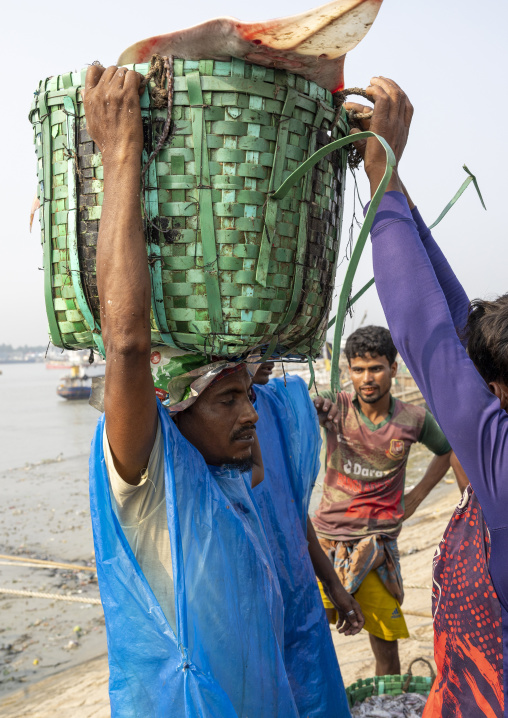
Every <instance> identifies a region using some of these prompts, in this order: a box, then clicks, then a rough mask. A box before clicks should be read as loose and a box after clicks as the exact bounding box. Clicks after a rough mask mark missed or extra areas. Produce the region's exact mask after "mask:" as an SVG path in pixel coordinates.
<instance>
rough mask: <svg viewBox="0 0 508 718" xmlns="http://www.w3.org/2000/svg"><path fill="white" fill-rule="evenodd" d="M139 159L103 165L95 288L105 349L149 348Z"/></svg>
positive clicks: (116, 160) (147, 282) (148, 280)
mask: <svg viewBox="0 0 508 718" xmlns="http://www.w3.org/2000/svg"><path fill="white" fill-rule="evenodd" d="M140 164H141V160H140V157H136V156H135V155H134V156H129V155H127V156H123V157H121V158H119V159H116V158H115V159H113V158H111V159H109V161H108V162H105V163H104V188H105V191H104V202H103V206H102V216H101V222H100V230H99V241H98V246H97V286H98V291H99V299H100V305H101V324H102V329H103V335H104V339H105V344H106V349H111V350H113V351H115V350H117V349H118V350H119V351H120V352H121V351H123V350H124V349H126V348H129V347H131V346H135V347H143V348H144V349H145V351H149V349H150V301H151V298H150V275H149V270H148V263H147V255H146V245H145V239H144V233H143V224H142V219H141V205H140V171H141V170H140Z"/></svg>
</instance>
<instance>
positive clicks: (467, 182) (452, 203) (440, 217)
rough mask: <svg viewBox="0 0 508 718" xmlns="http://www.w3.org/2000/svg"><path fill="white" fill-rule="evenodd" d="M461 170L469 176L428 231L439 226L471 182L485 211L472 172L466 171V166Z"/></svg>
mask: <svg viewBox="0 0 508 718" xmlns="http://www.w3.org/2000/svg"><path fill="white" fill-rule="evenodd" d="M462 169H463V170H465V171H466V172H467V174H468V175H469V177H468V178H467V179H466V180H464V182H463V183H462V185H461V186H460V188H459V190H458V192H457V193H456V194H454V196H453V197H452V199H451V200H450V201H449V202H448V204H447V205H446V207H445V208H444V210H443V211H442V212H441V214H440V215H439V217H438V218H437V219H436V221H435V222H433V223H432V224H431V225H430V227H429V229H434V227H435V226H436V225H437V224H439V222H441V220H442V219H443V217H444V216H445V215H447V214H448V212H449V211H450V210H451V208H452V207H453V205H454V204H455V202H456V201H457V200H458V199H459V197H460V196H461V195H462V193H463V192H464V191H465V190H466V189H467V187H468V186H469V185H470V184H471V182H472V183H473V184H474V187H475V189H476V191H477V192H478V197H479V198H480V202H481V203H482V206H483V209H485V210H486V209H487V207H486V206H485V202H484V201H483V197H482V193H481V192H480V188H479V187H478V182H477V181H476V177H475V176H474V174H473V173H472V172H470V171H469V170H468V168H467V167H466V165H463V167H462Z"/></svg>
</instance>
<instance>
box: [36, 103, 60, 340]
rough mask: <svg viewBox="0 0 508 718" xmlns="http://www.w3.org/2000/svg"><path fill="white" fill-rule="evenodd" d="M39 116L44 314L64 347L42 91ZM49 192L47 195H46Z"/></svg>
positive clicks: (48, 133)
mask: <svg viewBox="0 0 508 718" xmlns="http://www.w3.org/2000/svg"><path fill="white" fill-rule="evenodd" d="M39 113H40V114H39V117H40V122H41V125H42V147H43V150H44V155H43V156H44V159H43V192H42V202H41V204H42V213H43V217H44V247H43V256H44V300H45V303H46V314H47V317H48V324H49V335H50V337H51V342H52V344H54V345H55V346H56V347H62V348H63V347H64V344H63V340H62V336H61V334H60V328H59V326H58V321H57V318H56V313H55V304H54V302H53V286H52V281H51V274H52V272H51V265H52V262H51V259H52V253H53V252H52V250H53V246H52V244H53V243H52V239H51V190H52V188H51V184H52V176H51V175H52V169H53V166H52V159H53V158H52V155H53V153H52V151H51V117H50V115H49V110H48V93H47V92H42V93H41V94H40V95H39ZM48 194H49V196H48Z"/></svg>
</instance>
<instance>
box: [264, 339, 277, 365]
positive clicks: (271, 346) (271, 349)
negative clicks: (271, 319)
mask: <svg viewBox="0 0 508 718" xmlns="http://www.w3.org/2000/svg"><path fill="white" fill-rule="evenodd" d="M278 339H279V338H278V337H277V336H274V337H272V341H271V342H270V344H269V345H268V349H267V350H266V351H265V353H264V354H263V356H262V357H261V359H260V361H261V362H264V361H268V360H269V359H270V357H271V356H272V354H273V353H274V351H275V347H276V346H277V342H278Z"/></svg>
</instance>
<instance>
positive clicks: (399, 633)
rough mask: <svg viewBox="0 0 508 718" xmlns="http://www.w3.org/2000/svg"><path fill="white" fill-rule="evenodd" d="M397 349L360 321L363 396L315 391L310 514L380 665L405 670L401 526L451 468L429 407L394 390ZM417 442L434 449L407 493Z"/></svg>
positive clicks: (356, 358)
mask: <svg viewBox="0 0 508 718" xmlns="http://www.w3.org/2000/svg"><path fill="white" fill-rule="evenodd" d="M396 356H397V350H396V348H395V346H394V344H393V342H392V338H391V336H390V332H389V331H388V330H387V329H384V328H383V327H374V326H369V327H362V328H360V329H358V330H357V331H356V332H354V333H353V334H352V335H351V336H350V337H349V338H348V340H347V342H346V357H347V359H348V362H349V372H350V376H351V379H352V382H353V387H354V390H355V392H356V396H353V395H352V394H348V393H346V392H340V393H339V394H338V395H337V397H334V396H327V395H326V393H325V395H321V396H319V397H317V398H316V399H315V400H314V404H315V406H316V409H317V410H318V413H319V416H320V422H321V424H322V425H323V426H324V427H325V429H326V444H327V469H326V474H325V480H324V490H323V497H322V499H321V503H320V505H319V508H318V510H317V512H316V515H315V517H314V519H313V523H314V526H315V529H316V533H317V535H318V538H319V541H320V543H321V546H322V547H323V549H324V550H325V551H326V552H327V553H328V556H329V558H330V560H331V561H332V563H333V564H334V566H335V570H336V571H337V573H338V575H339V578H340V580H341V582H342V584H343V586H344V587H345V588H346V590H348V591H349V592H350V593H352V594H354V596H355V598H356V600H357V601H358V602H359V604H360V606H361V608H362V611H363V614H364V616H365V629H366V630H367V631H368V632H369V634H370V642H371V646H372V650H373V652H374V655H375V658H376V674H377V675H385V674H397V673H400V661H399V652H398V644H397V640H398V639H399V638H407V637H408V635H409V634H408V631H407V626H406V622H405V619H404V616H403V614H402V610H401V603H402V601H403V596H404V594H403V588H402V577H401V573H400V563H399V554H398V549H397V536H398V535H399V533H400V530H401V527H402V522H403V521H404V520H405V519H407V518H409V516H411V515H412V514H413V513H414V511H415V510H416V508H417V507H418V506H419V504H420V503H421V502H422V501H423V499H424V498H425V497H426V496H427V495H428V493H429V492H430V491H431V490H432V488H433V487H434V486H435V485H436V484H437V483H438V481H439V480H440V479H441V478H442V477H443V476H444V474H445V473H446V471H447V470H448V467H449V465H450V453H451V447H450V445H449V444H448V441H447V440H446V437H445V436H444V434H443V432H442V431H441V429H440V428H439V426H438V424H437V423H436V421H435V419H434V418H433V417H432V415H431V414H430V413H429V412H428V411H426V409H424V408H423V407H419V406H413V405H411V404H406V403H404V402H402V401H399V400H397V399H394V398H393V397H392V396H391V393H390V389H391V384H392V379H393V378H394V377H395V375H396V372H397V363H396V361H395V359H396ZM332 402H333V403H332ZM416 442H421V443H423V444H424V445H425V446H426V447H427V448H428V449H430V450H431V451H432V452H433V453H434V454H435V456H434V458H433V459H432V461H431V462H430V464H429V466H428V468H427V471H426V473H425V475H424V477H423V478H422V480H421V481H420V483H419V484H418V485H417V486H415V487H414V489H413V490H412V491H411V492H410V493H409V494H407V495H406V496H405V497H404V482H405V474H406V465H407V460H408V456H409V451H410V448H411V446H412V445H413V444H414V443H416ZM324 603H325V607H326V608H327V612H328V614H329V619H330V620H332V621H333V620H334V617H333V616H332V611H331V610H330V609H332V608H333V607H332V605H331V604H330V605H328V604H327V601H326V599H325V598H324Z"/></svg>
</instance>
